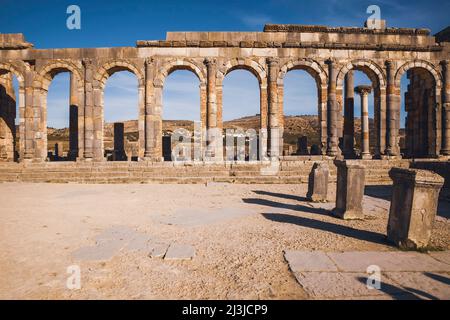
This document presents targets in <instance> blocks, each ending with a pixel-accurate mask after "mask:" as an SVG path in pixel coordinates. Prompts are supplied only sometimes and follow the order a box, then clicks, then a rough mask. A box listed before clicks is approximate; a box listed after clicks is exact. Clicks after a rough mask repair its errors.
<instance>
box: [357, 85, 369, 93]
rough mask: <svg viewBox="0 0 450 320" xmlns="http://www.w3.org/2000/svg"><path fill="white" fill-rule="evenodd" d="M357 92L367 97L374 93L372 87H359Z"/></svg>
mask: <svg viewBox="0 0 450 320" xmlns="http://www.w3.org/2000/svg"><path fill="white" fill-rule="evenodd" d="M355 92H356V93H358V94H359V95H361V96H365V95H368V94H369V93H371V92H372V87H371V86H364V85H362V86H357V87H355Z"/></svg>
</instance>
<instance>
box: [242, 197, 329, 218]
mask: <svg viewBox="0 0 450 320" xmlns="http://www.w3.org/2000/svg"><path fill="white" fill-rule="evenodd" d="M242 201H244V202H245V203H249V204H258V205H261V206H267V207H273V208H281V209H288V210H294V211H300V212H307V213H313V214H321V215H326V216H330V215H331V214H330V211H329V210H325V209H322V208H312V207H308V206H304V205H301V204H288V203H281V202H276V201H272V200H267V199H260V198H245V199H242Z"/></svg>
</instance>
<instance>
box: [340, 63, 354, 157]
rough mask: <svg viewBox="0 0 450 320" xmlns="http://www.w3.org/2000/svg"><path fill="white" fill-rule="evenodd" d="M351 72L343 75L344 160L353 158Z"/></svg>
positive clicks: (352, 86)
mask: <svg viewBox="0 0 450 320" xmlns="http://www.w3.org/2000/svg"><path fill="white" fill-rule="evenodd" d="M353 89H354V82H353V70H350V71H349V72H347V74H346V75H345V91H344V150H343V154H344V157H345V158H346V159H353V158H355V115H354V111H355V109H354V108H355V107H354V95H353Z"/></svg>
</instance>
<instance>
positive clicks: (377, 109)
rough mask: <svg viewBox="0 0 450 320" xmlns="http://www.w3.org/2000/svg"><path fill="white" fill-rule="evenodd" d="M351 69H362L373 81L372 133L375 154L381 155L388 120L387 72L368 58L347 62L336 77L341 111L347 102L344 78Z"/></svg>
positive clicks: (340, 126)
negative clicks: (345, 99)
mask: <svg viewBox="0 0 450 320" xmlns="http://www.w3.org/2000/svg"><path fill="white" fill-rule="evenodd" d="M350 70H357V71H362V72H363V73H364V74H365V75H366V76H367V77H368V78H369V79H370V81H371V82H372V86H373V99H374V126H375V130H374V132H370V134H371V135H372V134H374V140H375V143H374V144H373V147H374V152H375V153H374V156H375V157H380V155H381V154H383V153H384V150H385V140H386V121H385V120H384V119H386V86H387V80H386V74H385V72H384V69H383V68H382V67H380V66H379V65H378V64H377V63H375V62H374V61H371V60H368V59H356V60H352V61H350V62H348V63H347V64H345V65H344V66H343V67H342V68H341V69H340V70H339V72H338V74H337V77H336V93H337V101H338V105H339V112H340V113H342V111H343V110H344V104H345V102H344V97H343V87H344V78H345V75H346V74H347V73H348V72H349V71H350ZM344 119H345V117H342V118H341V121H340V122H339V130H341V132H342V135H344V132H343V131H344V121H345V120H344ZM353 134H354V133H353Z"/></svg>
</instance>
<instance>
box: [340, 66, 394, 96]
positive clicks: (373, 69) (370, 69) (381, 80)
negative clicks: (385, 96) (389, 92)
mask: <svg viewBox="0 0 450 320" xmlns="http://www.w3.org/2000/svg"><path fill="white" fill-rule="evenodd" d="M350 70H358V71H362V72H364V73H365V74H366V75H367V76H368V77H369V79H370V80H371V81H372V83H373V84H376V85H378V86H379V87H380V88H386V75H385V73H384V71H383V68H381V67H380V66H379V65H378V64H376V63H375V62H373V61H371V60H367V59H357V60H352V61H350V62H349V63H347V64H346V65H344V66H343V67H342V68H341V69H340V70H339V72H338V75H337V78H336V88H338V89H342V87H343V82H344V77H345V75H346V74H347V73H348V72H349V71H350Z"/></svg>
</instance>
